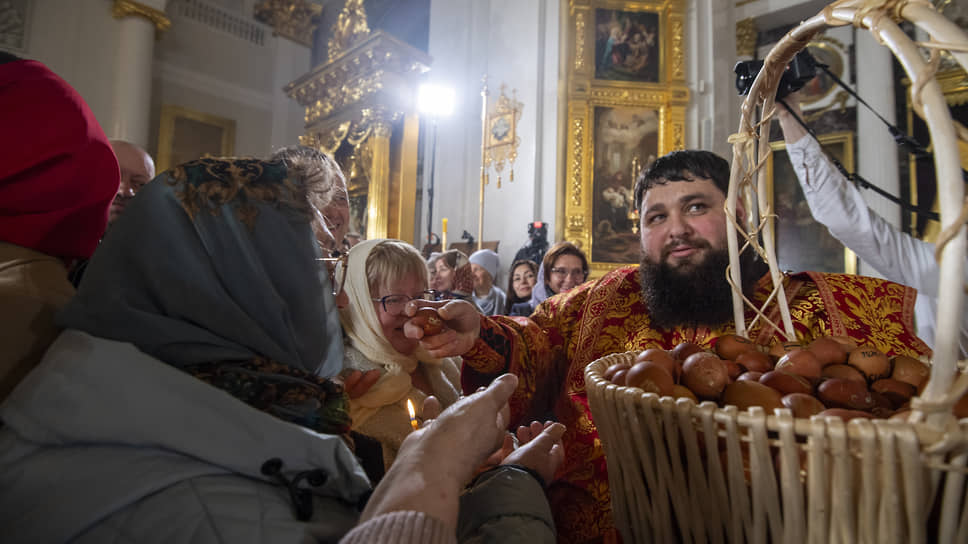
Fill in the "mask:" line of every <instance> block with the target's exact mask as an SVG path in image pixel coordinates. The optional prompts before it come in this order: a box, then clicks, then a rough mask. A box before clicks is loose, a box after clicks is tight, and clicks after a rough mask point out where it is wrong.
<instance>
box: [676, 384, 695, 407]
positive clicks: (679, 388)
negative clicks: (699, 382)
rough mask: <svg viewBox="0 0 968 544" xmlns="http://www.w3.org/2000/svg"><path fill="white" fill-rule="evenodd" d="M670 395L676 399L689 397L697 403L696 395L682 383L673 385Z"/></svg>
mask: <svg viewBox="0 0 968 544" xmlns="http://www.w3.org/2000/svg"><path fill="white" fill-rule="evenodd" d="M672 396H673V397H675V398H677V399H689V400H691V401H692V402H695V403H696V404H699V399H697V398H696V395H695V394H693V392H692V391H690V390H689V388H688V387H686V386H684V385H673V386H672Z"/></svg>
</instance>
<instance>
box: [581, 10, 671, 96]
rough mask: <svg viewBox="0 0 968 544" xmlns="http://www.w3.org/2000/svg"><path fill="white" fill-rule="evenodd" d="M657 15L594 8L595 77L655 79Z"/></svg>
mask: <svg viewBox="0 0 968 544" xmlns="http://www.w3.org/2000/svg"><path fill="white" fill-rule="evenodd" d="M660 36H661V35H660V33H659V14H658V13H656V12H650V11H644V12H643V11H625V10H619V9H596V10H595V78H597V79H608V80H615V81H633V82H642V83H658V82H659V73H660V70H659V65H660V62H659V60H660V58H661V53H662V50H661V47H660V43H661V41H660Z"/></svg>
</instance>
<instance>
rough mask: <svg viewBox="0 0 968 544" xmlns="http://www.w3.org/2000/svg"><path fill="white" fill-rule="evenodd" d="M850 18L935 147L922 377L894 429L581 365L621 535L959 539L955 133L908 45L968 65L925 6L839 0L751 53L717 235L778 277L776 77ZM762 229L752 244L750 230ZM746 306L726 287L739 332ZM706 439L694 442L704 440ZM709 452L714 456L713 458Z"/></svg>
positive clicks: (965, 46) (960, 220)
mask: <svg viewBox="0 0 968 544" xmlns="http://www.w3.org/2000/svg"><path fill="white" fill-rule="evenodd" d="M899 20H908V21H911V22H913V23H914V24H915V25H917V26H918V27H919V28H920V29H922V30H924V31H925V32H926V33H927V34H928V35H930V36H931V40H930V42H928V43H922V44H914V43H912V42H911V41H910V40H909V39H908V38H907V36H906V35H905V34H904V33H903V32H902V31H901V30H900V29H899V27H898V25H897V22H896V21H899ZM845 24H854V25H855V26H858V27H861V28H866V29H868V30H869V31H870V32H871V33H872V34H873V35H874V36H875V38H876V39H878V40H879V41H880V43H882V44H884V45H886V46H887V47H889V48H890V49H891V50H892V52H893V53H894V55H895V56H896V57H897V59H898V60H899V61H900V63H901V64H902V66H904V68H905V70H906V71H907V73H908V76H909V77H910V78H911V80H912V85H911V88H912V103H914V104H915V105H916V107H915V109H916V111H918V112H919V114H920V115H922V117H923V118H924V119H925V121H926V122H927V124H928V127H929V130H930V132H931V140H932V144H933V147H934V151H935V166H936V172H937V173H938V191H939V194H944V195H946V198H944V199H940V200H941V220H942V227H943V229H944V232H943V233H942V236H941V237H940V239H939V242H938V247H939V248H940V251H939V253H940V255H941V274H940V284H939V285H940V286H941V292H942V293H950V294H952V296H946V297H940V299H939V311H938V333H937V337H936V345H935V350H934V358H933V363H932V375H931V379H930V380H929V382H928V385H927V386H926V388H925V389H924V391H923V393H922V394H921V396H920V397H918V398H915V399H914V400H913V402H912V408H913V412H912V415H911V417H910V419H909V421H908V422H903V421H895V420H853V421H851V422H849V423H846V424H845V423H843V422H842V421H841V420H839V419H835V418H827V419H821V418H819V417H814V418H812V419H809V420H807V419H794V418H793V416H792V414H791V413H790V412H789V410H777V411H776V413H775V414H767V413H765V412H764V411H763V410H762V409H759V408H752V409H750V410H749V411H748V412H742V413H741V412H739V411H738V410H737V409H736V408H735V407H726V408H719V407H718V406H716V405H715V404H713V403H710V402H705V403H702V404H700V405H698V406H697V405H696V404H694V403H693V402H691V401H688V400H684V399H680V400H676V399H672V398H669V397H663V398H659V397H657V396H656V395H654V394H651V393H643V392H642V391H641V390H639V389H636V388H630V387H619V386H616V385H614V384H612V383H610V382H608V381H606V380H604V378H603V377H602V374H603V373H604V371H605V369H606V368H607V367H608V366H609V365H611V364H613V363H616V362H619V361H628V362H632V361H633V360H634V357H635V354H634V353H624V354H615V355H610V356H607V357H604V358H602V359H599V360H598V361H595V362H593V363H591V364H589V365H588V367H587V368H586V370H585V384H586V387H587V391H588V399H589V404H590V406H591V410H592V413H593V416H594V419H595V423H596V425H597V426H598V429H599V433H600V436H601V439H602V441H603V443H604V446H605V453H606V457H607V458H608V460H609V463H608V469H609V483H610V486H611V493H612V505H613V511H614V516H615V522H616V525H617V526H618V527H619V530H620V531H621V532H622V535H623V537H624V539H625V541H627V542H670V541H676V540H681V541H685V542H723V541H728V542H746V541H750V542H784V543H787V542H811V543H814V542H816V543H827V542H848V543H854V542H870V543H878V544H879V543H890V542H897V543H907V542H911V543H919V542H927V541H937V542H966V543H968V499H966V495H968V491H966V486H965V483H966V482H965V478H966V475H968V470H966V465H968V420H962V421H960V422H959V421H957V420H955V419H954V417H953V416H952V415H951V412H950V407H951V405H952V404H953V403H954V401H955V400H956V399H958V398H959V397H960V396H961V395H962V394H964V392H965V391H966V390H968V373H966V374H964V375H962V376H961V377H960V378H958V379H957V380H956V379H955V378H956V373H955V370H956V368H957V354H958V325H959V324H960V323H961V321H962V318H961V316H962V312H963V305H964V292H965V291H964V288H963V285H962V278H963V277H964V275H963V274H964V266H965V259H966V252H965V228H964V222H965V218H966V216H968V212H963V210H962V208H963V207H965V208H966V209H968V206H965V197H964V189H963V182H962V181H961V171H960V165H959V160H958V149H957V136H956V132H957V133H959V134H960V135H961V136H962V138H963V139H966V137H965V131H964V129H963V127H958V128H956V127H955V126H954V125H953V123H952V121H951V117H950V114H949V112H948V108H947V104H946V102H945V100H944V97H943V96H942V93H941V90H940V86H939V85H938V83H937V81H936V80H935V79H934V75H933V70H932V69H931V67H930V63H926V62H925V61H924V59H923V58H922V57H921V56H920V54H919V48H918V45H920V46H923V47H926V48H928V49H931V50H937V49H947V50H949V51H950V52H951V53H952V55H953V56H954V57H955V58H956V59H957V60H958V62H959V63H960V64H961V65H962V67H968V37H966V36H965V34H964V33H963V32H962V31H961V30H960V29H958V27H956V26H955V25H954V24H953V23H951V22H950V21H948V20H947V19H945V18H944V17H943V16H941V15H939V14H938V13H937V12H936V11H935V10H934V8H933V7H932V6H931V4H929V3H928V2H927V1H924V0H920V1H907V2H904V1H899V2H897V1H890V0H888V1H878V0H868V1H866V2H864V1H861V0H844V1H841V2H836V3H834V4H831V5H830V6H828V7H827V8H826V9H825V10H824V11H823V12H821V13H820V14H818V15H816V16H814V17H813V18H811V19H808V20H807V21H805V22H803V23H802V24H801V25H800V26H798V27H797V28H795V29H794V30H792V31H791V32H790V33H789V34H787V36H785V37H784V38H783V39H782V40H781V41H780V42H779V43H778V44H777V45H776V47H775V48H774V49H773V51H771V52H770V54H769V55H768V56H767V58H766V59H765V61H764V67H763V69H762V70H761V73H760V75H759V76H758V77H757V79H756V81H755V82H754V83H753V87H752V90H751V92H750V94H749V96H748V97H747V99H746V101H745V102H744V104H743V108H742V119H741V122H740V130H739V132H738V133H737V134H736V135H734V136H733V137H732V140H731V141H732V142H733V144H734V155H733V163H732V171H731V176H730V186H729V192H728V194H727V214H728V215H729V216H731V217H732V218H733V219H732V220H731V221H730V223H729V228H730V230H731V231H733V232H738V233H739V236H740V238H739V239H740V240H741V241H744V240H745V243H748V244H751V245H754V246H755V247H756V250H757V251H759V252H760V253H761V254H762V255H764V256H765V257H766V260H767V262H768V263H769V264H770V271H771V274H772V277H773V278H774V285H775V286H778V285H779V282H780V279H781V274H780V272H779V270H778V269H777V266H776V254H775V238H774V233H773V228H772V221H770V220H769V218H770V217H771V215H772V213H773V212H772V210H771V209H770V207H769V206H770V205H769V202H768V200H767V198H766V194H767V193H766V175H765V172H764V168H763V165H764V164H765V163H766V158H767V156H768V154H769V153H770V146H769V142H768V133H769V120H770V117H772V114H773V112H774V104H773V97H774V95H775V92H776V88H777V84H778V82H779V78H780V74H781V72H782V70H783V69H784V67H785V66H786V65H787V64H788V63H789V61H790V60H791V59H792V58H793V56H794V55H796V53H797V52H799V51H800V50H801V49H803V47H805V46H806V44H807V43H808V42H809V41H810V39H811V38H812V37H813V36H814V35H815V34H817V33H818V32H819V31H820V30H822V29H823V28H824V27H826V26H839V25H845ZM739 199H749V201H750V202H757V203H758V208H759V214H758V215H759V224H758V225H754V226H753V227H752V228H749V229H747V228H742V227H741V226H740V225H739V222H738V221H736V220H735V217H736V215H735V209H736V202H737V201H738V200H739ZM748 232H759V233H761V234H762V239H763V241H764V242H763V244H762V246H759V245H758V243H757V240H756V238H757V237H756V236H750V235H748V234H747V233H748ZM727 239H728V241H729V242H730V248H729V252H730V261H731V267H730V273H731V278H732V279H731V283H732V284H733V285H739V284H740V281H739V277H740V270H739V259H738V254H739V251H740V248H739V247H738V246H739V243H737V242H736V240H735V237H733V236H728V237H727ZM776 300H777V301H778V303H779V306H780V315H781V319H782V322H781V323H779V324H774V325H773V326H775V327H776V328H777V330H778V331H780V332H781V333H783V334H785V335H786V337H787V338H790V339H792V338H794V337H795V335H794V333H793V325H792V320H791V319H790V314H789V310H788V308H787V307H786V304H785V298H784V297H782V296H781V297H776ZM744 304H747V302H746V301H744V299H743V298H742V296H741V294H740V293H739V292H734V311H735V316H736V326H737V332H738V333H739V334H744V333H745V331H746V330H747V326H748V324H747V323H744V322H743V317H742V316H743V314H744ZM707 445H708V446H709V447H706V446H707ZM720 451H724V452H725V453H723V454H721V453H720Z"/></svg>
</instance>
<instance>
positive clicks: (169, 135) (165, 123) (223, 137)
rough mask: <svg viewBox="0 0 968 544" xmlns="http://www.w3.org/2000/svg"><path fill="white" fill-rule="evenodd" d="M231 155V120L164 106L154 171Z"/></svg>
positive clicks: (162, 170)
mask: <svg viewBox="0 0 968 544" xmlns="http://www.w3.org/2000/svg"><path fill="white" fill-rule="evenodd" d="M233 154H235V120H233V119H227V118H225V117H219V116H217V115H211V114H208V113H203V112H200V111H195V110H192V109H189V108H184V107H181V106H175V105H172V104H164V105H162V106H161V115H160V119H159V123H158V157H157V158H158V161H157V164H158V171H159V172H164V171H165V170H168V169H169V168H171V167H173V166H177V165H179V164H181V163H183V162H187V161H190V160H195V159H199V158H202V157H230V156H232V155H233Z"/></svg>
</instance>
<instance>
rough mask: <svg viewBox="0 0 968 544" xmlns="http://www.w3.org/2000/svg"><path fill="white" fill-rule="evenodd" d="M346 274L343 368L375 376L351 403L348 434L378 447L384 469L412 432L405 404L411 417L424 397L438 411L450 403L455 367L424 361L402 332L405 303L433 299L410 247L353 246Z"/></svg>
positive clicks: (451, 361)
mask: <svg viewBox="0 0 968 544" xmlns="http://www.w3.org/2000/svg"><path fill="white" fill-rule="evenodd" d="M348 269H349V270H353V271H355V272H354V273H352V274H350V275H349V276H348V278H347V279H346V284H345V287H344V289H345V292H346V295H347V297H348V298H349V304H348V305H347V306H346V307H343V308H341V309H340V321H341V322H342V324H343V330H344V331H345V332H346V336H347V344H346V367H347V369H352V370H358V371H361V372H371V371H373V370H374V369H376V370H379V371H380V373H381V375H380V378H379V380H378V381H377V382H376V383H375V384H374V385H373V386H372V387H371V388H370V389H369V391H367V392H366V393H365V394H363V395H362V396H359V397H356V398H353V399H351V401H350V415H351V417H352V420H353V429H354V430H356V431H359V432H360V433H362V434H365V435H368V436H371V437H373V438H376V439H377V440H379V441H380V443H381V445H382V446H383V457H384V461H385V463H386V466H387V467H389V466H390V464H391V463H392V462H393V460H394V458H395V457H396V453H397V450H399V449H400V444H401V442H403V439H404V438H406V437H407V435H408V434H409V433H410V432H411V427H410V417H409V413H408V411H407V401H408V400H409V401H411V403H412V404H413V406H414V407H415V409H416V410H418V411H419V409H420V407H422V406H423V402H424V399H426V398H427V396H429V395H433V396H435V397H436V398H437V399H438V400H439V401H440V402H441V404H442V405H443V406H444V407H446V406H449V405H450V404H452V403H453V402H455V401H456V400H457V397H458V396H459V391H460V364H461V362H460V358H459V357H455V358H445V359H435V358H433V357H430V356H429V355H427V354H426V353H423V352H422V351H421V350H419V349H418V347H419V341H417V340H414V339H411V338H408V337H407V336H405V335H404V333H403V325H404V323H405V322H406V321H407V320H408V319H409V318H408V317H407V316H406V315H405V313H404V308H405V307H406V305H407V303H409V302H410V301H411V300H415V299H422V298H426V299H430V300H435V299H436V298H437V293H436V292H434V291H428V290H427V266H426V265H425V264H424V260H423V257H422V256H421V255H420V252H418V251H417V250H416V248H414V247H413V246H411V245H410V244H407V243H406V242H402V241H400V240H367V241H365V242H360V243H359V244H357V245H356V246H354V247H353V249H352V250H350V252H349V265H348ZM419 415H421V414H418V416H419Z"/></svg>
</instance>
